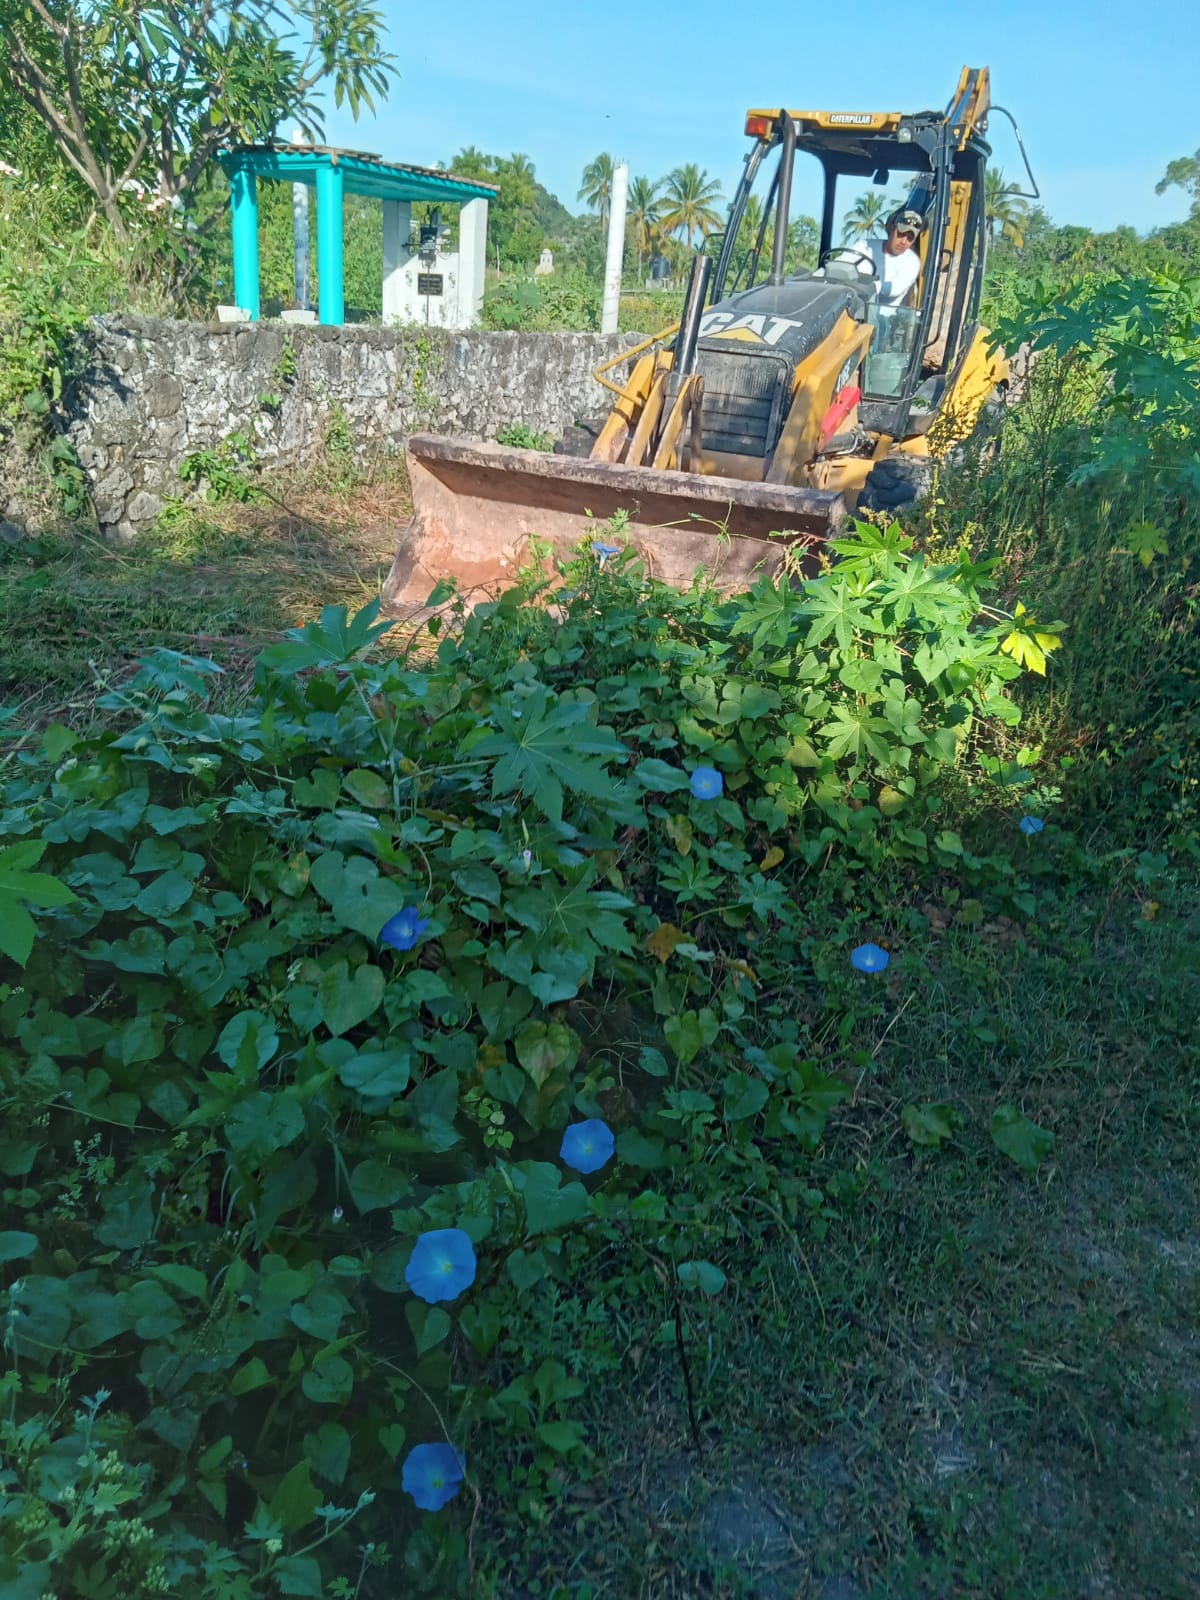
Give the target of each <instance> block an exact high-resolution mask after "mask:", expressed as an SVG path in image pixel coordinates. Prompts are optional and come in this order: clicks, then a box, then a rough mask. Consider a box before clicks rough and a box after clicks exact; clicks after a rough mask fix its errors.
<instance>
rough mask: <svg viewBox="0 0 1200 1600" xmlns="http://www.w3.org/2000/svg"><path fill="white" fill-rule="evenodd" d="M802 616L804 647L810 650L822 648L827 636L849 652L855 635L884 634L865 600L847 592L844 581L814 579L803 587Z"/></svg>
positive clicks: (880, 624) (848, 587) (848, 589)
mask: <svg viewBox="0 0 1200 1600" xmlns="http://www.w3.org/2000/svg"><path fill="white" fill-rule="evenodd" d="M804 616H805V619H806V620H807V621H808V624H809V626H808V632H807V633H806V634H805V636H804V644H805V647H806V648H807V649H809V650H815V649H817V648H818V647H819V646H820V645H823V644H824V643H825V641H826V639H828V638H829V636H830V634H832V635H833V637H834V638H835V639H836V640H837V642H838V644H839V645H840V646H841V648H842V649H843V650H849V649H850V647H851V646H852V645H853V643H854V636H855V634H856V633H860V632H871V633H881V632H882V631H883V625H882V623H881V622H880V621H879V620H878V618H877V616H876V615H875V614H874V612H873V610H872V609H871V607H870V606H868V605H867V603H866V601H865V599H863V598H861V597H859V596H858V595H853V594H851V593H850V586H849V584H848V583H847V581H846V579H845V578H840V579H837V580H835V579H834V578H814V579H813V581H812V582H811V583H807V584H805V586H804Z"/></svg>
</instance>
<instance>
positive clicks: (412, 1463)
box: [400, 1444, 467, 1511]
mask: <svg viewBox="0 0 1200 1600" xmlns="http://www.w3.org/2000/svg"><path fill="white" fill-rule="evenodd" d="M466 1467H467V1461H466V1457H465V1456H464V1455H463V1454H462V1452H461V1451H460V1450H456V1449H455V1448H454V1446H453V1445H452V1444H416V1445H414V1446H413V1447H412V1449H411V1450H410V1451H409V1452H408V1454H407V1455H406V1456H405V1458H404V1466H403V1468H402V1469H401V1472H400V1481H401V1483H402V1484H403V1485H404V1491H405V1493H406V1494H410V1495H412V1497H413V1499H414V1500H415V1501H416V1503H417V1505H418V1506H420V1508H421V1510H422V1511H440V1510H441V1509H442V1507H443V1506H444V1505H445V1504H446V1502H447V1501H449V1500H453V1499H454V1496H455V1495H456V1494H457V1493H458V1491H459V1488H460V1487H461V1485H462V1481H463V1475H464V1473H465V1472H466Z"/></svg>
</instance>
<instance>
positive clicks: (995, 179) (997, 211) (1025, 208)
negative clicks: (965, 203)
mask: <svg viewBox="0 0 1200 1600" xmlns="http://www.w3.org/2000/svg"><path fill="white" fill-rule="evenodd" d="M983 186H984V187H983V214H984V216H985V218H986V219H987V225H988V238H989V239H990V240H991V241H992V243H993V244H994V243H995V242H996V230H997V228H999V230H1000V237H1001V238H1002V239H1007V240H1008V241H1009V242H1010V243H1011V244H1012V245H1014V246H1015V247H1016V248H1017V249H1018V250H1019V249H1020V248H1021V246H1022V245H1023V244H1024V243H1025V224H1026V223H1027V222H1028V221H1029V202H1028V201H1027V200H1025V199H1023V198H1022V196H1021V191H1020V188H1019V187H1018V185H1017V184H1015V183H1005V181H1004V174H1003V172H1001V171H1000V170H999V168H998V167H994V168H992V169H991V170H990V171H989V172H988V173H987V175H986V176H985V178H984V180H983Z"/></svg>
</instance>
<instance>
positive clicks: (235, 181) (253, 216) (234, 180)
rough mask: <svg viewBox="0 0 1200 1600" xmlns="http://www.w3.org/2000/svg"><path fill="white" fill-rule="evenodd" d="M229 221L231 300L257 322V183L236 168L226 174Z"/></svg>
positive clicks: (252, 175)
mask: <svg viewBox="0 0 1200 1600" xmlns="http://www.w3.org/2000/svg"><path fill="white" fill-rule="evenodd" d="M229 189H230V196H231V203H230V220H231V223H232V227H233V299H234V304H235V305H237V306H240V307H241V309H242V310H243V311H245V312H246V313H247V315H248V316H249V318H250V320H251V322H257V321H258V304H259V303H258V183H257V180H256V179H255V176H254V174H253V173H252V172H247V171H246V170H245V168H244V167H235V168H234V170H233V171H232V172H231V173H230V174H229Z"/></svg>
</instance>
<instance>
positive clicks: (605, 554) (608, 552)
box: [592, 544, 621, 566]
mask: <svg viewBox="0 0 1200 1600" xmlns="http://www.w3.org/2000/svg"><path fill="white" fill-rule="evenodd" d="M592 554H593V555H594V556H595V557H596V560H597V561H598V562H599V563H600V565H601V566H603V565H604V563H605V562H606V561H607V560H608V558H609V556H619V555H620V554H621V546H620V545H619V544H594V545H593V546H592Z"/></svg>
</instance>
